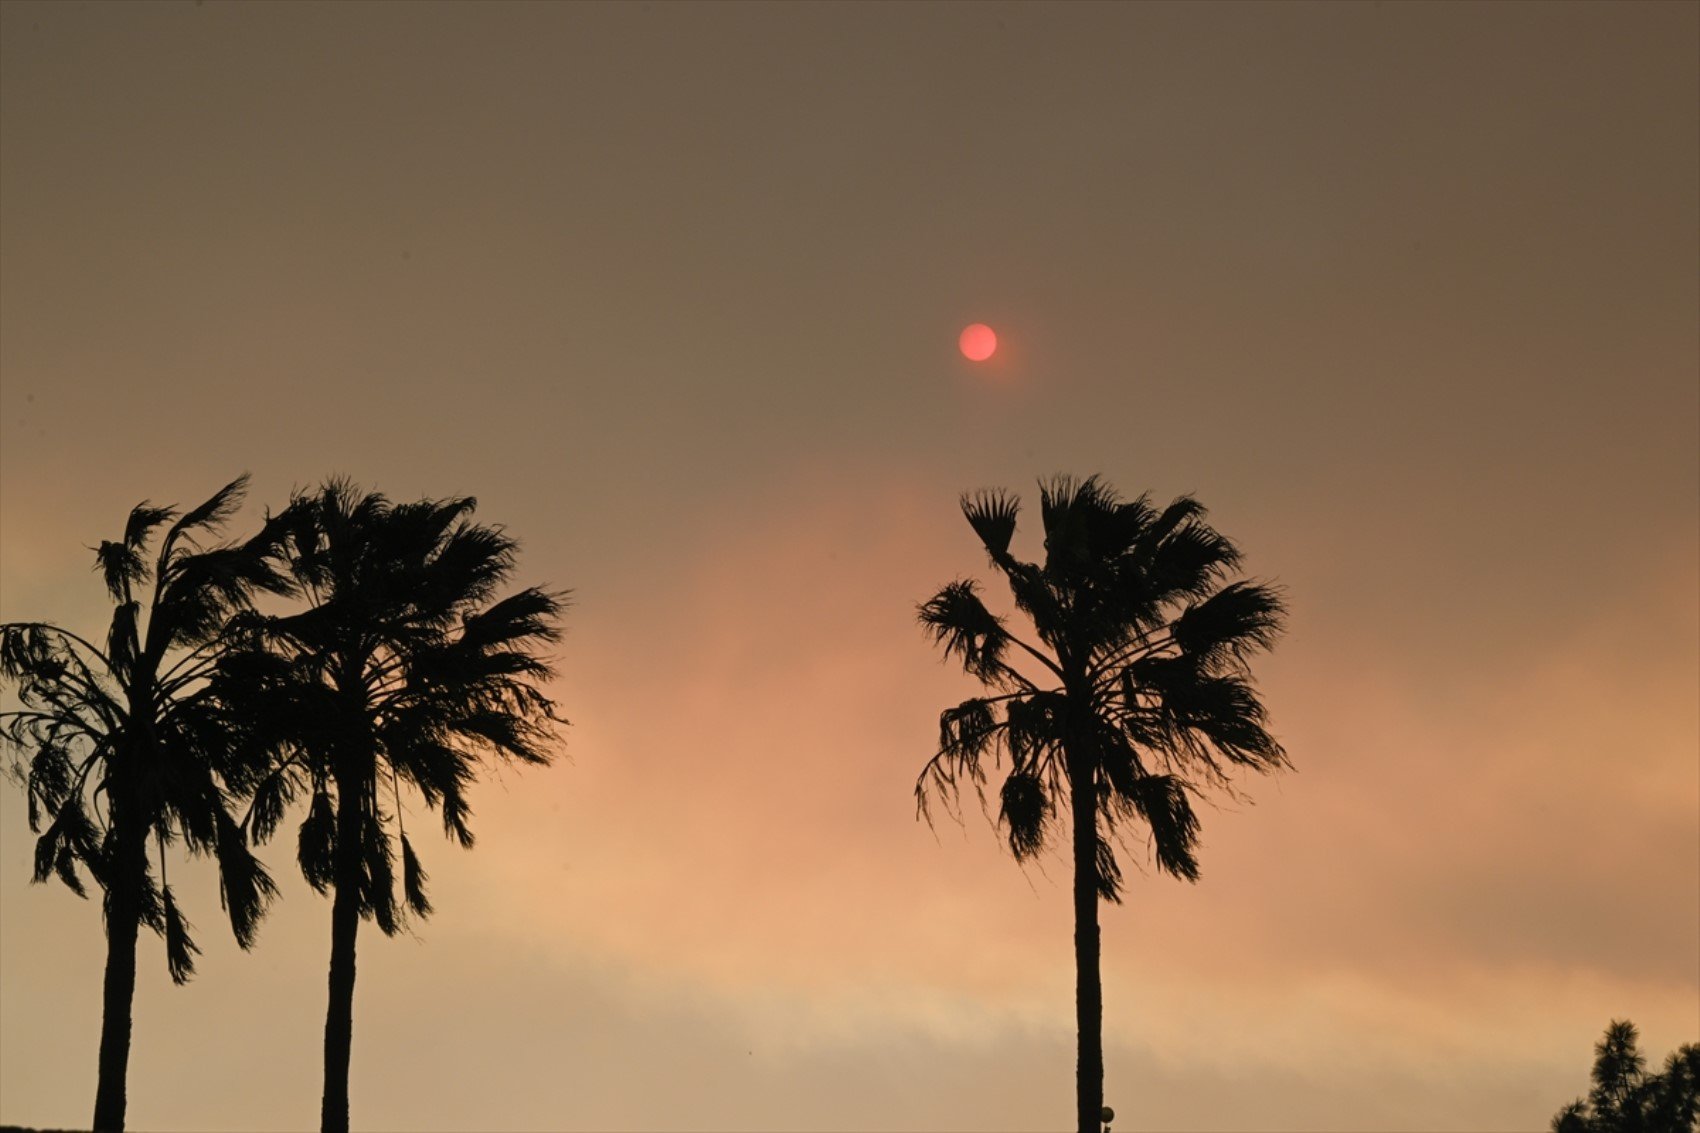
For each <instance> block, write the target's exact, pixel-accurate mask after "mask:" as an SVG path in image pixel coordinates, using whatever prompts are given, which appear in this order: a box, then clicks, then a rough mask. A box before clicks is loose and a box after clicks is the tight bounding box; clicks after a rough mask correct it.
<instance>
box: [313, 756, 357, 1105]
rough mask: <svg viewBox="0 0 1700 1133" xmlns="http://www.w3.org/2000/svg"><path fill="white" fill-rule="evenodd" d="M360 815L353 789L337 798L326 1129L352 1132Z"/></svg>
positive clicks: (326, 1060) (326, 1078)
mask: <svg viewBox="0 0 1700 1133" xmlns="http://www.w3.org/2000/svg"><path fill="white" fill-rule="evenodd" d="M360 836H361V830H360V814H359V803H358V801H357V797H356V794H355V792H354V790H353V789H352V788H351V789H348V790H345V791H341V792H339V795H338V799H337V839H336V898H335V900H334V901H332V903H331V974H330V1006H329V1007H328V1008H327V1010H326V1012H325V1093H324V1100H323V1103H322V1105H321V1108H320V1111H319V1127H320V1129H321V1130H322V1131H323V1133H348V1063H349V1058H350V1056H351V1054H352V1052H353V1049H354V941H355V936H356V935H357V934H358V932H359V929H360V877H359V870H360V857H359V854H360Z"/></svg>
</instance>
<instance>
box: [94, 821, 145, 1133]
mask: <svg viewBox="0 0 1700 1133" xmlns="http://www.w3.org/2000/svg"><path fill="white" fill-rule="evenodd" d="M113 821H114V822H115V823H116V822H120V821H124V822H125V827H124V831H125V832H124V833H123V834H121V835H120V837H119V838H118V840H117V842H116V845H115V847H114V849H115V854H114V858H115V860H114V862H113V869H112V873H111V875H110V877H109V878H108V884H109V886H110V888H109V889H108V891H107V898H106V979H105V986H104V989H103V993H102V997H101V1016H100V1071H99V1078H98V1080H97V1082H96V1085H95V1091H94V1128H95V1129H96V1130H97V1131H100V1133H104V1131H106V1130H117V1129H123V1128H124V1110H125V1106H126V1103H127V1100H128V1095H127V1091H126V1081H127V1078H128V1076H129V1067H130V1015H131V1004H132V1003H133V1002H134V1000H135V996H136V936H137V934H138V932H139V930H140V927H141V915H140V912H141V911H140V908H139V907H138V904H137V895H138V894H139V893H140V891H141V887H142V879H143V877H144V876H145V873H146V868H147V843H146V841H145V832H144V831H140V830H138V831H136V832H135V833H134V834H131V833H130V832H129V831H128V827H129V826H130V825H132V824H131V823H129V822H128V821H127V820H125V819H124V818H123V817H122V812H120V814H119V815H115V816H114V817H113Z"/></svg>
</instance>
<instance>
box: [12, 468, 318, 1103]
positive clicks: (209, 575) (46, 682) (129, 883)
mask: <svg viewBox="0 0 1700 1133" xmlns="http://www.w3.org/2000/svg"><path fill="white" fill-rule="evenodd" d="M246 481H247V478H246V477H241V478H239V479H237V480H234V481H232V482H231V483H229V484H227V485H225V486H224V487H223V488H222V489H220V490H219V491H218V492H217V493H216V494H215V495H214V496H213V497H212V498H211V499H209V500H207V501H206V502H205V503H203V504H201V505H200V506H199V507H197V508H194V509H192V510H191V511H189V512H188V513H186V514H184V515H181V516H179V515H178V514H177V512H176V511H175V510H174V509H172V508H163V507H151V506H149V505H148V504H146V503H143V504H140V505H138V506H137V507H136V508H135V509H134V510H132V511H131V512H130V518H129V522H128V523H127V524H126V525H125V530H124V537H123V538H122V539H121V540H120V541H118V542H106V543H102V544H101V545H100V548H99V550H98V551H97V552H96V561H97V565H98V567H99V569H100V571H101V572H102V574H103V575H104V576H105V579H106V587H107V591H108V593H109V594H110V595H111V597H112V601H113V603H114V607H113V613H112V621H111V625H110V628H109V629H108V631H107V635H106V643H105V645H104V646H99V645H96V644H94V643H93V642H91V641H89V640H87V639H86V638H83V637H80V636H78V635H77V634H75V633H73V632H71V631H70V630H67V629H63V628H61V627H59V626H56V625H51V624H48V623H46V622H13V623H9V624H7V625H5V626H0V679H3V680H4V681H5V683H7V684H9V685H11V684H15V685H16V688H17V697H18V701H19V707H18V708H17V709H15V710H11V711H7V712H0V743H3V744H4V745H5V746H6V747H7V748H8V749H10V750H11V751H12V753H13V755H14V762H13V763H12V766H11V771H12V774H13V776H14V777H15V778H16V779H17V780H18V782H19V783H20V784H21V785H22V786H23V787H24V788H25V790H26V791H27V792H28V795H29V824H30V830H31V831H33V832H35V833H37V834H38V835H39V837H38V839H37V840H36V846H35V869H34V876H33V879H34V880H35V881H38V882H40V881H45V880H47V878H48V877H49V876H57V877H58V878H59V879H60V880H61V881H63V882H64V883H65V885H66V886H68V887H69V888H70V889H71V890H72V891H73V892H75V893H76V894H77V895H78V896H87V891H86V888H85V886H84V884H83V880H82V877H81V874H80V873H79V867H81V870H82V871H84V872H86V873H87V874H88V876H89V877H90V878H92V879H93V881H94V883H95V884H96V885H97V886H99V887H100V889H101V890H102V892H103V895H104V900H103V903H102V905H103V911H104V914H105V922H106V940H107V951H106V975H105V985H104V1006H103V1010H102V1015H101V1035H100V1064H99V1077H98V1083H97V1085H96V1089H95V1109H94V1128H95V1129H97V1130H105V1129H122V1128H123V1127H124V1119H125V1110H126V1079H127V1069H128V1065H129V1054H130V1036H131V1002H132V1000H133V998H134V995H135V987H136V938H137V935H138V931H139V929H140V926H142V925H146V926H147V927H149V928H151V929H153V930H154V931H155V932H158V933H159V934H160V935H161V936H163V937H164V938H165V958H166V965H167V968H168V970H169V971H170V973H171V978H172V980H173V981H175V982H177V983H183V982H184V981H185V980H187V979H188V978H189V977H190V975H191V974H192V973H193V972H194V969H195V959H194V958H195V956H196V954H198V953H199V951H200V949H199V948H198V947H197V946H196V944H195V942H194V940H193V938H192V937H191V936H190V933H189V928H190V926H189V922H188V921H187V920H186V919H185V918H184V916H183V914H182V912H181V910H180V909H179V908H178V905H177V900H176V897H175V895H174V894H173V893H172V889H171V885H170V884H169V882H168V881H167V879H166V863H167V861H168V860H169V854H168V851H169V850H170V848H171V847H172V845H173V844H174V843H175V842H176V841H177V840H178V839H179V838H181V839H182V841H183V843H184V845H185V846H186V847H187V848H188V850H189V851H190V852H191V853H193V854H211V855H212V856H213V857H214V858H216V859H217V861H218V867H219V878H220V884H221V887H222V888H221V896H222V898H223V902H224V907H225V911H226V912H227V913H228V914H229V917H230V925H231V928H232V930H234V932H235V934H236V940H237V943H238V944H240V945H241V946H242V947H243V948H248V947H250V946H252V944H253V943H254V934H255V930H256V926H257V925H258V923H259V919H260V916H261V914H262V913H263V912H264V910H265V907H266V904H267V903H268V901H269V900H270V898H271V897H272V896H273V894H274V893H275V889H274V887H273V885H272V881H271V878H270V876H269V875H268V874H267V873H266V871H265V869H264V868H263V867H262V866H261V865H260V863H259V862H258V861H257V860H255V858H254V857H253V855H252V854H251V853H250V852H249V850H248V846H247V844H246V841H245V840H244V838H243V836H242V832H241V830H240V828H239V825H238V823H237V821H236V819H235V818H233V817H232V816H231V814H230V812H229V810H228V809H227V806H226V802H227V796H226V792H225V783H226V781H228V780H240V779H243V778H245V777H246V774H247V773H246V772H244V770H243V769H242V766H241V764H242V760H243V758H244V756H245V754H246V753H245V750H244V748H243V746H242V744H241V743H240V742H239V736H238V729H237V727H236V726H235V722H234V721H233V720H232V719H231V718H230V717H229V716H228V715H227V714H226V713H225V712H224V711H223V708H222V706H221V705H220V704H219V703H218V701H217V700H215V699H214V698H212V697H211V696H209V695H208V688H209V684H208V678H209V676H210V675H211V673H212V671H213V669H214V667H215V666H216V665H217V663H218V661H219V658H220V657H221V655H222V653H223V652H224V650H225V649H226V648H227V647H228V645H229V643H230V637H229V635H228V633H227V627H228V625H229V622H230V619H231V617H232V616H233V615H235V614H236V613H238V612H240V611H242V610H244V609H247V608H249V604H250V601H251V598H252V596H253V595H254V594H255V592H270V593H283V592H286V591H287V590H288V589H289V587H290V585H291V583H290V580H289V579H288V578H287V577H286V576H284V575H282V574H280V573H279V572H278V570H277V569H276V564H275V555H276V552H277V549H278V544H277V536H278V529H277V528H276V527H275V526H268V527H267V528H266V529H265V530H263V531H262V532H261V533H260V534H259V535H257V536H255V537H254V538H252V539H249V540H247V541H245V542H241V543H234V544H222V545H215V546H202V545H201V543H200V540H202V539H203V538H205V537H206V536H207V535H208V534H210V533H215V532H217V531H218V530H219V529H220V528H221V527H222V526H223V525H224V523H225V522H226V521H227V520H228V519H229V518H230V517H231V516H232V515H233V514H234V513H235V511H236V510H237V508H238V507H239V506H240V504H241V500H242V494H243V489H244V487H245V485H246ZM166 524H169V525H170V526H169V527H168V528H167V530H166V533H165V538H164V540H163V541H162V542H161V543H160V546H159V551H158V554H157V555H156V556H154V557H153V558H152V560H151V561H150V560H149V558H148V557H147V551H148V544H149V542H150V540H151V537H152V534H153V533H154V532H155V531H156V530H157V529H158V528H160V527H161V526H164V525H166ZM44 824H45V828H44ZM150 842H151V843H153V845H154V846H155V847H156V849H157V851H158V868H159V873H158V876H157V877H156V876H155V874H154V872H153V867H152V865H151V864H150V863H149V861H148V847H149V843H150Z"/></svg>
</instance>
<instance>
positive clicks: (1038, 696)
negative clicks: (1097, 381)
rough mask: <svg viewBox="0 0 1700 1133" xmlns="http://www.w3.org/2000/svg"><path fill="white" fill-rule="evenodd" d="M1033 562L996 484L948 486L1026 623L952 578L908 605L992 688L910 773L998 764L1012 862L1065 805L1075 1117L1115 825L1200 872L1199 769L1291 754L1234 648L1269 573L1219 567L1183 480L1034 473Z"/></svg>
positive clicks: (1276, 614)
mask: <svg viewBox="0 0 1700 1133" xmlns="http://www.w3.org/2000/svg"><path fill="white" fill-rule="evenodd" d="M1040 487H1041V492H1040V517H1041V520H1042V522H1043V525H1044V529H1045V561H1044V564H1043V565H1037V564H1034V563H1027V562H1022V561H1020V560H1018V559H1016V558H1015V557H1014V556H1012V555H1011V554H1010V550H1009V547H1010V541H1011V539H1012V538H1013V536H1014V534H1015V528H1016V518H1017V515H1018V513H1019V509H1020V503H1019V501H1018V500H1017V499H1016V498H1015V497H1014V496H1012V495H1009V494H1007V493H1005V492H1002V491H992V492H981V493H977V494H973V495H968V496H964V497H963V499H962V511H963V514H964V515H965V516H966V517H967V519H968V522H969V524H970V525H971V526H972V527H973V528H974V531H975V533H976V534H977V535H978V536H979V537H980V540H981V542H982V543H984V544H985V548H986V551H987V552H988V553H989V554H990V556H991V562H992V565H993V566H995V567H996V568H997V569H998V570H999V571H1000V572H1001V573H1002V574H1003V576H1004V577H1005V579H1006V580H1007V581H1008V584H1009V587H1010V591H1011V593H1012V595H1013V597H1014V600H1015V604H1016V606H1017V608H1019V609H1020V610H1021V612H1022V613H1024V614H1025V615H1026V616H1027V618H1028V620H1029V621H1030V622H1031V623H1032V626H1033V631H1034V636H1035V638H1036V640H1033V641H1028V640H1024V639H1023V638H1021V637H1018V636H1016V634H1015V633H1013V632H1011V630H1010V629H1009V628H1008V626H1007V625H1006V623H1005V620H1004V619H1003V618H1001V617H998V616H997V615H995V614H993V613H992V612H991V611H990V610H989V609H987V607H986V605H985V604H984V602H983V601H982V600H981V597H980V588H979V585H978V584H977V583H975V582H973V581H958V582H953V583H951V584H950V585H949V586H946V587H945V588H944V589H943V590H941V591H939V593H938V594H937V595H936V596H935V597H933V598H932V599H931V600H930V601H928V602H926V603H925V604H923V605H922V606H921V607H920V619H921V623H922V625H923V626H925V627H926V629H927V630H928V631H929V633H930V634H931V636H932V637H933V639H934V641H935V642H936V643H937V644H939V645H940V646H942V647H943V649H944V651H945V654H946V656H947V657H953V658H956V659H957V660H959V661H960V662H961V664H962V666H963V668H964V669H965V670H966V671H967V672H968V673H969V674H970V675H972V676H974V677H976V678H978V679H979V680H980V681H981V682H982V683H984V684H985V685H986V686H988V689H989V690H990V694H989V695H986V696H981V697H976V698H974V699H972V700H967V701H964V702H963V703H962V704H959V705H957V706H956V707H954V708H950V709H947V710H945V711H944V712H943V713H942V714H941V715H940V717H939V750H938V754H936V755H935V756H933V758H932V759H931V760H929V761H928V763H927V765H926V767H925V768H924V769H923V770H922V772H921V775H920V777H919V779H918V780H917V782H916V785H915V795H916V803H917V807H918V810H919V812H920V814H921V815H922V816H923V817H926V818H928V819H929V821H930V819H931V815H930V811H929V808H928V803H929V798H930V797H931V796H935V795H936V796H938V797H940V798H943V799H945V800H946V801H947V802H950V803H954V801H955V800H956V799H957V798H958V791H959V788H960V786H961V784H962V782H963V781H964V780H967V781H968V782H969V783H971V784H972V785H973V786H974V788H975V790H976V791H977V792H979V793H980V795H981V798H982V800H983V799H984V788H985V783H986V778H987V764H988V763H991V764H992V765H994V766H1001V764H1002V760H1003V758H1004V757H1006V756H1007V758H1008V761H1009V766H1008V771H1007V773H1006V774H1005V775H1004V778H1003V783H1002V786H1001V788H1000V790H999V818H1000V820H1001V822H1002V824H1003V826H1004V828H1005V831H1006V834H1007V837H1008V840H1009V848H1010V850H1011V851H1012V852H1013V853H1014V855H1015V857H1016V859H1017V860H1019V861H1025V860H1028V859H1031V858H1033V857H1035V856H1036V855H1038V854H1039V853H1041V852H1042V851H1043V850H1044V849H1045V847H1046V846H1047V845H1048V844H1050V842H1051V840H1052V838H1053V836H1055V835H1057V834H1058V832H1059V830H1060V828H1061V827H1062V826H1063V824H1064V820H1063V817H1062V816H1063V814H1064V813H1065V811H1066V813H1067V815H1068V825H1069V827H1071V829H1072V833H1073V837H1072V848H1073V865H1074V922H1075V927H1074V951H1075V969H1076V983H1075V1008H1076V1018H1077V1022H1078V1025H1079V1061H1078V1066H1077V1090H1076V1095H1077V1104H1078V1113H1077V1116H1078V1119H1079V1127H1080V1131H1081V1133H1097V1131H1098V1129H1099V1123H1100V1121H1101V1120H1102V1118H1103V1078H1104V1059H1103V1038H1102V1034H1101V1031H1102V1025H1103V994H1102V987H1101V984H1100V981H1099V971H1098V966H1099V932H1098V902H1099V900H1100V899H1102V900H1109V901H1120V899H1121V890H1122V874H1121V869H1120V867H1119V866H1118V864H1117V859H1116V852H1115V847H1114V841H1115V840H1116V839H1117V837H1118V835H1120V834H1121V833H1123V832H1124V830H1125V827H1126V826H1127V825H1128V824H1130V823H1133V822H1139V823H1142V824H1143V825H1144V826H1145V827H1146V828H1147V829H1148V830H1149V832H1150V841H1151V845H1152V847H1153V849H1154V850H1155V856H1156V862H1157V868H1158V869H1159V870H1162V871H1164V872H1166V873H1170V874H1173V875H1174V876H1176V877H1182V878H1185V879H1187V880H1188V881H1196V880H1197V879H1198V861H1197V858H1196V857H1195V855H1194V846H1195V844H1196V842H1197V839H1198V819H1197V817H1196V816H1195V815H1194V813H1193V809H1192V803H1191V797H1192V796H1193V795H1194V794H1197V793H1198V792H1199V790H1200V788H1201V787H1202V786H1204V785H1213V786H1218V787H1224V788H1227V789H1228V790H1230V791H1232V786H1231V784H1230V782H1229V779H1228V772H1229V769H1230V766H1242V767H1249V768H1251V769H1253V770H1256V771H1260V772H1268V771H1273V770H1275V769H1277V768H1280V767H1284V766H1287V760H1286V756H1285V754H1284V752H1283V751H1282V749H1281V745H1280V744H1278V743H1277V742H1276V741H1275V739H1274V738H1273V737H1272V736H1271V735H1270V734H1269V732H1268V731H1267V729H1266V728H1265V722H1266V720H1265V713H1264V709H1263V706H1262V704H1261V702H1260V701H1259V699H1258V696H1257V693H1256V691H1255V689H1254V688H1253V685H1252V683H1251V679H1250V671H1249V669H1248V667H1247V660H1248V658H1249V656H1250V655H1251V654H1252V653H1254V652H1256V651H1257V650H1260V649H1264V648H1267V647H1268V646H1270V645H1271V644H1273V642H1274V640H1275V638H1276V636H1277V635H1278V634H1279V632H1280V629H1281V624H1282V613H1283V611H1282V605H1281V602H1280V599H1279V597H1278V595H1277V594H1276V593H1275V592H1274V591H1273V590H1272V589H1271V588H1269V587H1267V586H1262V585H1256V584H1252V583H1248V582H1243V581H1240V582H1225V579H1226V578H1227V576H1228V575H1230V574H1231V573H1233V572H1234V571H1235V569H1236V568H1237V567H1238V566H1239V563H1240V554H1239V552H1238V550H1236V549H1235V547H1234V545H1233V544H1232V543H1230V542H1229V541H1228V540H1227V539H1226V538H1224V537H1223V536H1222V535H1220V534H1218V533H1217V532H1216V531H1215V530H1213V529H1212V528H1211V527H1210V526H1208V525H1207V524H1206V523H1205V522H1204V514H1205V512H1204V508H1203V507H1202V506H1201V505H1199V504H1198V503H1197V502H1196V501H1195V500H1192V499H1190V498H1187V497H1182V498H1180V499H1177V500H1175V501H1174V502H1173V503H1171V504H1170V505H1169V506H1168V507H1166V508H1164V509H1163V510H1161V511H1158V510H1156V509H1154V508H1153V507H1152V506H1151V504H1150V502H1149V499H1148V497H1146V496H1141V497H1140V498H1138V499H1136V500H1132V501H1129V502H1123V501H1122V500H1121V499H1119V498H1118V496H1117V495H1116V493H1115V491H1114V490H1113V489H1112V488H1110V487H1109V486H1108V485H1106V484H1104V483H1103V482H1101V481H1100V480H1099V479H1098V478H1097V477H1092V478H1089V479H1087V480H1084V481H1076V480H1074V479H1072V478H1069V477H1058V478H1057V479H1055V480H1053V481H1051V482H1050V483H1048V484H1041V486H1040Z"/></svg>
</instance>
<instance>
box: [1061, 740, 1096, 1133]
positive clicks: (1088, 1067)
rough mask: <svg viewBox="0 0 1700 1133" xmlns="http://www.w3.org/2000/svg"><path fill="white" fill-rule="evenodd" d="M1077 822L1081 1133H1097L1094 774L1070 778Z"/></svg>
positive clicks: (1076, 977) (1078, 1097) (1076, 1005)
mask: <svg viewBox="0 0 1700 1133" xmlns="http://www.w3.org/2000/svg"><path fill="white" fill-rule="evenodd" d="M1070 779H1071V782H1070V784H1069V795H1070V797H1071V800H1072V805H1073V808H1074V809H1073V818H1074V823H1073V825H1074V1013H1075V1025H1076V1027H1077V1029H1078V1031H1079V1041H1080V1054H1079V1060H1078V1062H1077V1063H1076V1064H1075V1097H1076V1101H1077V1103H1078V1111H1079V1112H1078V1115H1077V1116H1078V1118H1079V1125H1080V1133H1099V1131H1100V1130H1101V1129H1102V1128H1103V1123H1102V1121H1101V1117H1102V1114H1103V1108H1104V1035H1103V1027H1104V988H1103V984H1102V982H1101V981H1100V980H1099V976H1098V815H1097V806H1096V801H1097V800H1096V791H1095V790H1094V788H1093V783H1092V775H1091V772H1090V771H1087V772H1085V773H1081V772H1079V771H1076V772H1074V773H1072V774H1071V775H1070Z"/></svg>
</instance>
